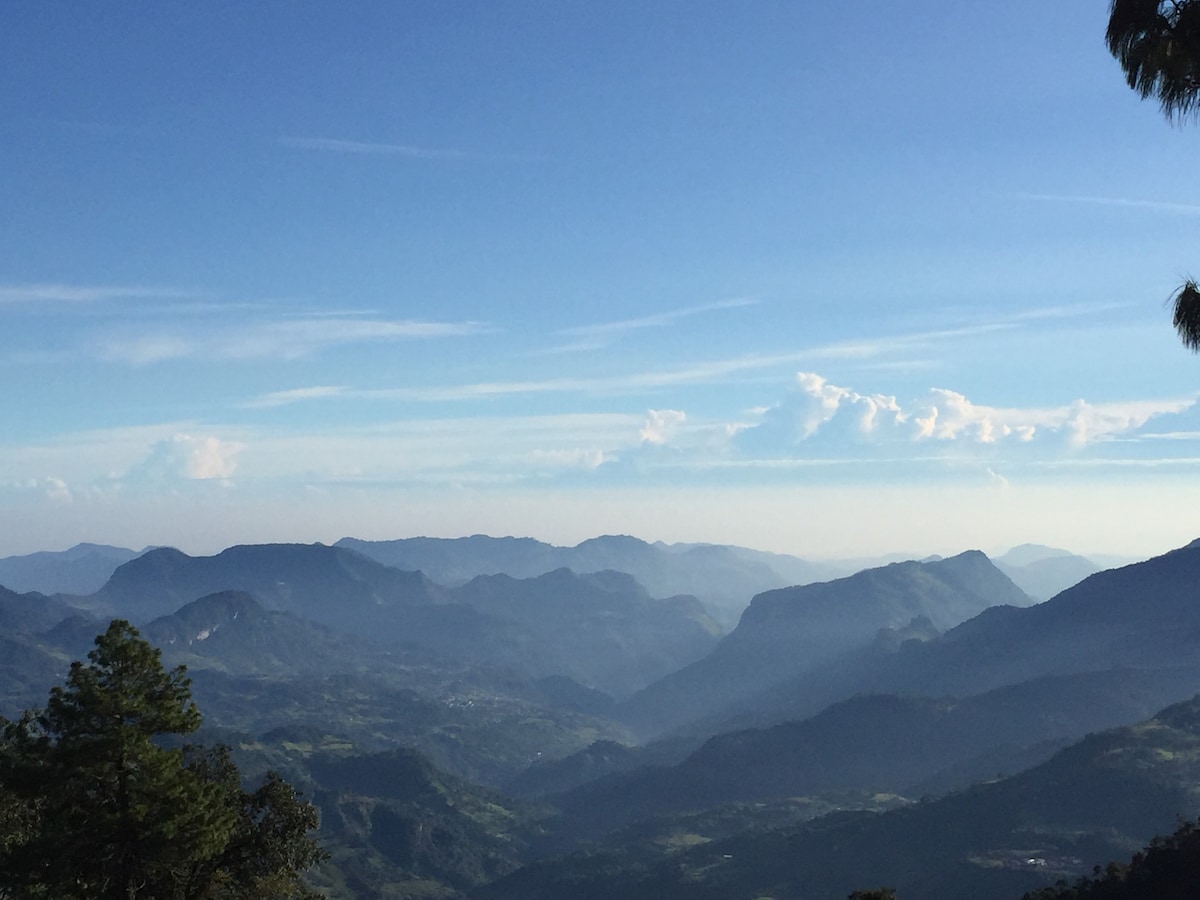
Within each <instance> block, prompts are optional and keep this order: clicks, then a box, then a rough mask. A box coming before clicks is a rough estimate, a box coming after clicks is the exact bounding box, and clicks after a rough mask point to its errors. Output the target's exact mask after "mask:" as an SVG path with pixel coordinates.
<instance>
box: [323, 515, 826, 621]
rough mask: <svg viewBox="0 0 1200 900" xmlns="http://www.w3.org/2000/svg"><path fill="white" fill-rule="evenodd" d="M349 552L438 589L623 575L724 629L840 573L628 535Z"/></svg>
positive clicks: (773, 557) (448, 541) (461, 541)
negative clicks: (484, 580) (412, 572)
mask: <svg viewBox="0 0 1200 900" xmlns="http://www.w3.org/2000/svg"><path fill="white" fill-rule="evenodd" d="M334 546H337V547H347V548H349V549H352V550H356V551H358V552H359V553H362V554H364V555H366V556H369V557H371V558H372V559H375V560H377V561H379V562H382V563H384V564H385V565H389V566H395V567H397V568H401V569H419V570H420V571H422V572H424V573H425V574H426V575H428V576H429V577H430V578H431V579H433V580H434V581H436V582H438V583H439V584H446V585H455V584H462V583H465V582H467V581H469V580H470V579H472V578H474V577H476V576H479V575H502V574H503V575H510V576H512V577H514V578H532V577H536V576H538V575H544V574H546V573H547V572H552V571H554V570H555V569H563V568H565V569H570V570H571V571H573V572H576V573H578V574H581V575H582V574H589V573H592V572H600V571H604V570H608V569H611V570H614V571H618V572H625V573H628V574H630V575H632V576H633V577H634V578H636V579H637V580H638V581H639V582H640V583H641V584H642V585H643V586H644V587H645V588H646V590H647V591H649V592H650V593H651V594H652V595H654V596H656V597H664V596H672V595H676V594H690V595H692V596H695V597H698V598H700V600H701V601H702V602H704V603H705V604H706V605H707V606H708V607H709V610H710V611H711V612H712V613H713V614H714V615H715V616H716V617H717V619H718V621H720V622H721V624H722V625H723V626H725V627H730V626H732V625H733V624H734V623H736V621H737V616H738V615H739V614H740V613H741V611H742V610H743V609H744V608H745V607H746V604H747V603H749V601H750V598H751V597H752V596H754V595H755V594H757V593H760V592H762V591H764V590H769V589H771V588H777V587H785V586H787V585H791V584H798V583H801V582H810V581H818V580H821V579H824V578H827V577H831V575H832V574H833V573H835V572H837V571H838V570H837V568H836V567H833V566H828V565H825V564H821V563H810V562H807V561H805V560H802V559H799V558H798V557H789V556H784V555H782V554H768V553H760V552H759V551H754V550H746V549H744V548H737V547H727V546H724V545H718V544H688V545H668V544H662V543H658V544H649V543H647V542H646V541H643V540H640V539H638V538H634V537H630V536H628V535H603V536H600V537H595V538H591V539H589V540H586V541H583V542H582V543H580V544H578V545H576V546H574V547H558V546H554V545H552V544H546V543H543V542H542V541H538V540H534V539H533V538H516V537H489V536H487V535H480V534H477V535H473V536H471V537H463V538H428V537H419V538H405V539H401V540H394V541H363V540H358V539H356V538H342V539H341V540H340V541H338V542H337V543H336V544H335V545H334Z"/></svg>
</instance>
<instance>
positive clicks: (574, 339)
mask: <svg viewBox="0 0 1200 900" xmlns="http://www.w3.org/2000/svg"><path fill="white" fill-rule="evenodd" d="M757 303H758V301H757V300H753V299H750V298H748V297H737V298H734V299H730V300H719V301H717V302H715V303H704V304H700V305H698V306H687V307H683V308H681V309H673V310H668V311H666V312H661V313H654V314H652V315H648V316H639V317H637V318H633V319H621V320H619V321H616V322H601V323H597V324H594V325H579V326H576V327H574V328H564V329H562V330H561V331H559V332H558V333H559V334H560V335H562V336H563V337H566V338H568V339H570V342H569V343H567V344H564V345H563V346H561V347H554V348H552V349H550V350H549V351H547V352H548V353H570V352H574V351H578V350H599V349H602V348H604V347H607V346H609V345H610V344H611V343H613V342H614V341H616V340H619V339H620V338H621V337H623V336H625V335H626V334H629V333H631V332H636V331H641V330H644V329H647V328H665V327H667V326H669V325H673V324H675V323H676V322H679V321H681V320H683V319H687V318H690V317H692V316H698V315H700V314H702V313H707V312H715V311H717V310H723V309H739V308H743V307H747V306H754V305H756V304H757Z"/></svg>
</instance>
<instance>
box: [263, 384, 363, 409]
mask: <svg viewBox="0 0 1200 900" xmlns="http://www.w3.org/2000/svg"><path fill="white" fill-rule="evenodd" d="M344 393H346V388H345V387H343V386H340V385H317V386H314V387H306V388H292V389H291V390H287V391H272V392H271V393H269V394H263V395H262V396H261V397H256V398H254V399H253V400H248V401H246V402H245V403H243V404H242V406H243V407H244V408H246V409H266V408H269V407H272V406H289V405H291V404H292V403H301V402H303V401H305V400H322V399H325V398H328V397H337V396H339V395H341V394H344Z"/></svg>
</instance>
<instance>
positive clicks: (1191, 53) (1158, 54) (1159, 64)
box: [1105, 0, 1200, 119]
mask: <svg viewBox="0 0 1200 900" xmlns="http://www.w3.org/2000/svg"><path fill="white" fill-rule="evenodd" d="M1105 40H1106V42H1107V43H1108V49H1109V52H1111V53H1112V55H1113V56H1115V57H1116V58H1117V61H1118V62H1119V63H1120V64H1121V68H1122V69H1124V70H1125V80H1126V81H1127V82H1128V83H1129V86H1130V87H1131V88H1133V89H1134V90H1135V91H1137V92H1138V93H1139V94H1140V95H1141V96H1142V97H1143V98H1150V97H1153V98H1155V99H1156V100H1158V102H1159V105H1160V106H1161V107H1162V111H1163V114H1164V115H1165V116H1166V117H1167V118H1168V119H1182V118H1184V117H1186V116H1189V115H1194V114H1195V113H1197V112H1200V3H1197V2H1195V0H1113V2H1112V5H1111V7H1110V9H1109V18H1108V31H1107V32H1106V34H1105Z"/></svg>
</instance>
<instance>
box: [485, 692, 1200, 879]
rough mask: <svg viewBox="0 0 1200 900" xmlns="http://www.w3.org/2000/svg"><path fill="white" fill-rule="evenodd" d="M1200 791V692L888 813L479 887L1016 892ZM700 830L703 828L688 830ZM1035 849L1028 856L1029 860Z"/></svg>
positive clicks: (1120, 851) (1146, 827) (632, 855)
mask: <svg viewBox="0 0 1200 900" xmlns="http://www.w3.org/2000/svg"><path fill="white" fill-rule="evenodd" d="M1198 803H1200V698H1194V699H1192V700H1190V701H1187V702H1185V703H1182V704H1179V705H1177V706H1174V707H1170V708H1168V709H1165V710H1163V711H1162V712H1161V713H1160V714H1159V715H1158V716H1156V717H1155V718H1154V719H1152V720H1150V721H1148V722H1145V723H1143V724H1141V725H1137V726H1132V727H1125V728H1119V729H1115V730H1113V731H1108V732H1103V733H1099V734H1094V735H1090V736H1088V737H1086V738H1084V739H1083V740H1082V741H1080V742H1079V743H1077V744H1075V745H1072V746H1071V747H1068V748H1066V749H1064V750H1062V751H1060V752H1059V753H1057V754H1056V755H1055V756H1054V757H1053V758H1051V759H1050V760H1048V761H1047V762H1045V763H1043V764H1041V765H1039V766H1037V767H1035V768H1033V769H1030V770H1028V771H1026V772H1023V773H1021V774H1020V775H1016V776H1014V777H1011V778H1007V779H1003V780H1000V781H996V782H992V783H988V784H982V785H979V786H976V787H973V788H971V789H969V790H966V791H962V792H960V793H956V794H951V795H950V796H948V797H945V798H943V799H941V800H937V801H932V802H923V803H919V804H915V805H912V806H910V807H908V808H905V809H900V810H896V811H894V812H889V813H883V814H878V813H839V814H834V815H831V816H827V817H825V818H822V819H818V820H815V821H812V822H808V823H805V824H800V825H790V826H786V827H782V828H771V829H766V830H758V829H751V830H747V831H745V832H743V833H741V834H739V835H737V836H735V837H733V838H729V839H725V840H717V841H713V842H711V843H704V842H703V841H700V842H699V843H698V845H697V844H696V843H693V848H692V849H684V850H682V851H679V852H674V853H670V852H667V853H664V852H663V851H662V850H661V848H655V847H653V846H650V845H648V844H647V843H646V841H645V840H644V839H642V838H641V837H639V838H638V839H635V840H631V841H630V842H629V843H621V842H619V841H614V842H612V843H610V845H609V846H610V848H611V849H608V850H604V851H600V852H587V853H577V854H573V855H571V856H568V857H565V858H562V859H558V860H551V861H547V862H542V863H535V864H533V865H530V866H527V867H525V868H523V869H521V870H518V871H517V872H515V873H514V874H513V875H511V876H509V877H507V878H503V879H501V880H500V881H498V882H497V883H495V884H493V885H491V886H489V887H487V888H484V889H482V890H480V891H478V892H477V893H475V894H474V895H473V896H474V897H476V898H478V900H509V898H513V900H515V898H518V897H519V898H521V900H550V898H560V897H567V896H569V897H571V898H572V900H600V898H609V897H621V898H623V900H651V898H653V900H685V898H686V900H726V898H730V897H776V898H785V897H787V898H799V897H803V898H806V900H844V898H845V897H846V896H847V895H848V894H849V893H850V892H851V891H853V890H855V889H859V888H864V887H870V886H874V885H881V884H887V885H891V886H893V887H895V888H896V889H897V896H899V897H902V898H904V900H959V898H962V897H972V898H976V900H1016V898H1017V897H1020V895H1021V893H1022V892H1023V891H1026V890H1030V889H1033V888H1036V887H1038V886H1041V885H1045V884H1048V883H1052V882H1053V881H1054V880H1055V879H1057V878H1075V877H1077V876H1078V875H1080V874H1082V873H1084V872H1089V871H1091V869H1092V866H1093V865H1095V864H1101V865H1102V864H1104V863H1105V862H1107V861H1108V860H1110V859H1114V858H1127V857H1128V856H1129V854H1130V853H1131V852H1132V851H1133V850H1135V849H1137V848H1138V847H1140V846H1141V845H1142V844H1144V843H1145V842H1146V841H1147V840H1148V839H1149V838H1150V837H1151V836H1152V835H1154V834H1156V833H1164V832H1169V831H1171V830H1172V828H1173V827H1174V824H1175V822H1176V820H1177V817H1178V816H1180V815H1187V814H1189V813H1190V812H1192V811H1193V810H1195V809H1196V807H1197V804H1198ZM696 837H700V836H696ZM1030 860H1032V862H1030Z"/></svg>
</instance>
